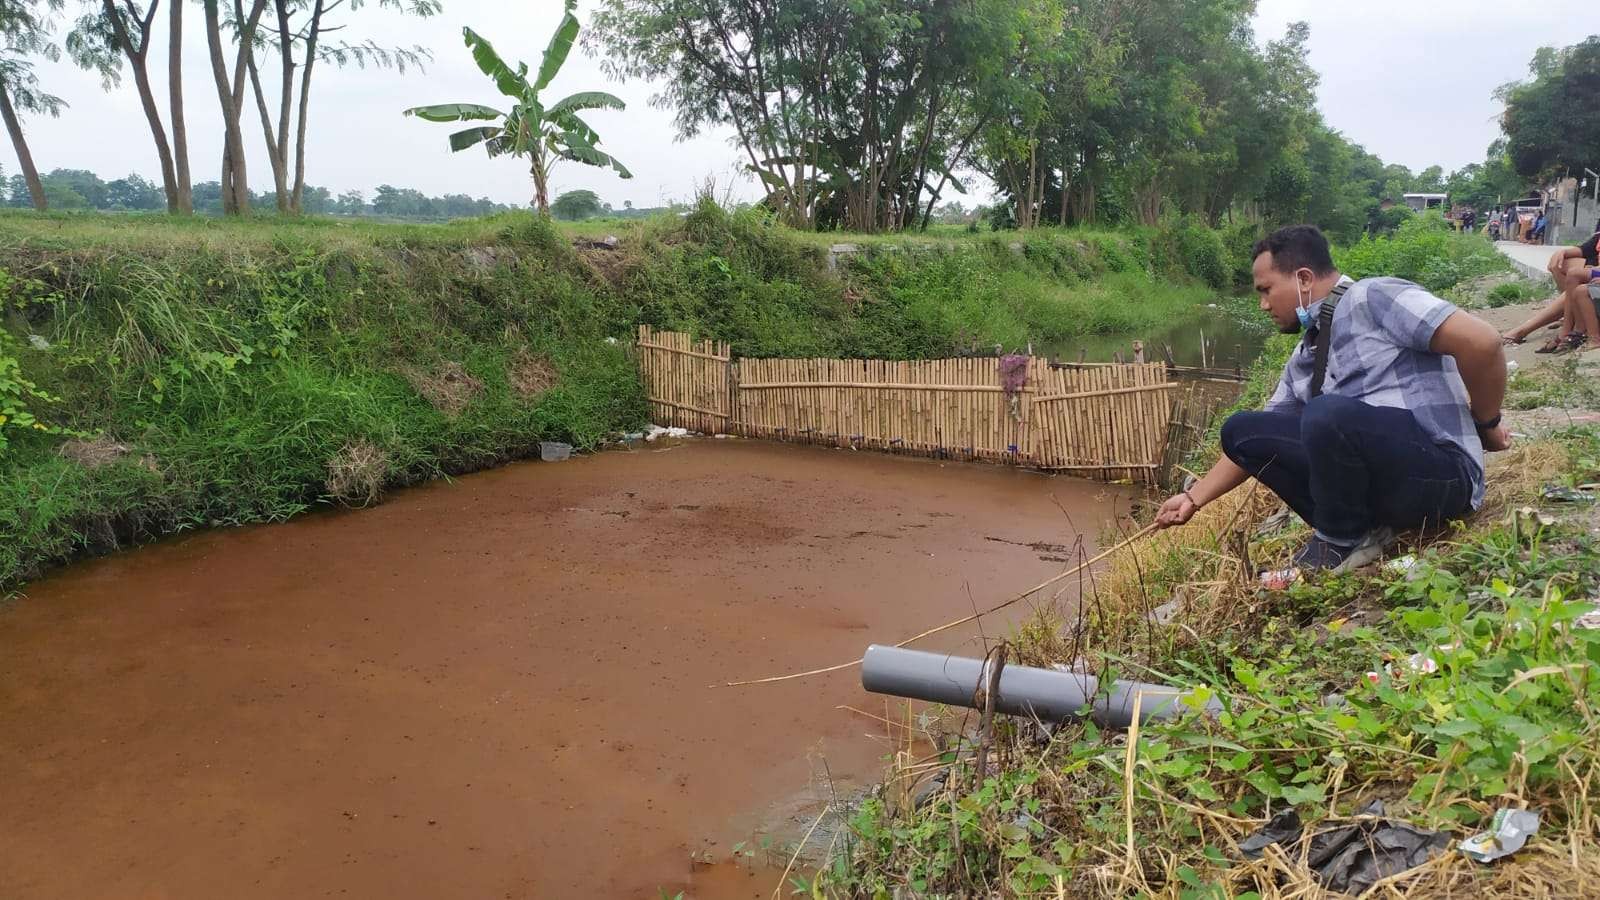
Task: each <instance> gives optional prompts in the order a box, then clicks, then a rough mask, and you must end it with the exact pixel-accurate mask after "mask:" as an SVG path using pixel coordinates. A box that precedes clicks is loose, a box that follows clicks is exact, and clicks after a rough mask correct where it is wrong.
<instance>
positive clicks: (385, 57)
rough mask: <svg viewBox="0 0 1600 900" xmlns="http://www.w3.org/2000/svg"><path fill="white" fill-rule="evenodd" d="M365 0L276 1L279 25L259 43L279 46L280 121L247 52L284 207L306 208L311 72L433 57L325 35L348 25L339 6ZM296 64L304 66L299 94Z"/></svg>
mask: <svg viewBox="0 0 1600 900" xmlns="http://www.w3.org/2000/svg"><path fill="white" fill-rule="evenodd" d="M363 5H365V3H364V2H363V0H334V2H332V3H329V2H327V0H271V6H272V13H273V20H274V25H275V27H274V28H271V29H263V31H262V33H261V35H260V41H259V46H260V47H262V48H266V49H270V50H272V51H274V52H275V53H276V54H277V57H278V74H279V77H278V113H277V120H276V122H274V120H273V114H272V111H271V108H270V106H269V104H268V102H267V93H266V91H265V90H264V89H263V87H262V79H261V74H260V71H259V68H258V66H257V65H256V61H255V57H254V55H253V54H252V55H250V56H247V57H246V62H247V64H248V68H249V73H250V85H251V88H252V90H253V92H254V94H255V101H256V109H257V111H258V112H259V113H260V115H261V130H262V132H263V133H264V134H265V135H266V144H267V160H268V162H269V163H270V165H271V167H272V179H273V187H274V190H275V192H276V199H277V206H278V210H279V211H280V212H294V213H298V212H300V211H301V207H302V202H303V198H304V194H305V184H306V181H305V172H306V154H305V142H306V131H307V127H308V122H309V113H308V111H309V109H310V102H311V74H312V71H313V70H314V68H315V67H316V64H317V63H319V62H322V63H326V64H329V65H334V66H339V67H343V66H345V65H348V64H351V63H354V64H355V65H357V66H360V67H361V68H366V67H367V66H368V65H372V66H376V67H378V68H384V69H395V70H397V71H399V72H400V73H401V74H404V73H405V71H406V69H407V68H411V67H418V68H420V67H421V65H422V63H423V61H424V60H428V59H431V58H432V55H431V54H430V53H429V52H428V50H427V49H425V48H423V47H420V46H413V47H384V46H380V45H379V44H377V43H375V42H374V41H371V40H367V41H357V42H354V43H352V42H350V41H346V40H340V41H335V42H330V41H328V40H326V36H327V35H328V34H331V33H333V32H337V31H342V30H344V29H345V28H347V27H348V25H347V24H344V23H340V22H339V21H338V20H337V19H335V18H334V15H333V14H334V13H335V12H336V11H338V10H339V9H340V7H343V8H344V9H345V10H346V11H349V12H354V11H356V10H359V9H360V8H361V7H362V6H363ZM376 5H377V6H378V7H379V8H387V9H391V10H394V11H396V12H399V13H401V14H409V15H415V16H420V17H424V18H426V17H429V16H433V15H436V14H438V13H439V11H440V10H441V9H442V8H443V7H442V4H441V3H440V2H439V0H377V2H376ZM296 69H299V70H300V71H299V74H300V78H299V87H298V94H299V96H298V98H296V86H295V70H296ZM297 99H298V108H299V112H298V114H297V117H296V124H295V132H294V136H293V139H292V141H291V138H290V134H289V117H290V111H291V109H292V108H293V107H294V106H295V105H296V101H297ZM291 151H292V152H291ZM291 156H292V158H293V165H292V169H293V170H292V172H291V163H290V159H291ZM291 180H292V186H291Z"/></svg>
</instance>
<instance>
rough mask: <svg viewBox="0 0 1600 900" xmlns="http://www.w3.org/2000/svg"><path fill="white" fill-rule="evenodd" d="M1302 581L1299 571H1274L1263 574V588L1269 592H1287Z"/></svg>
mask: <svg viewBox="0 0 1600 900" xmlns="http://www.w3.org/2000/svg"><path fill="white" fill-rule="evenodd" d="M1299 580H1300V570H1299V569H1273V570H1271V571H1268V572H1262V573H1261V586H1262V587H1263V588H1266V589H1267V590H1269V591H1286V590H1288V589H1289V585H1291V584H1294V583H1295V582H1296V581H1299Z"/></svg>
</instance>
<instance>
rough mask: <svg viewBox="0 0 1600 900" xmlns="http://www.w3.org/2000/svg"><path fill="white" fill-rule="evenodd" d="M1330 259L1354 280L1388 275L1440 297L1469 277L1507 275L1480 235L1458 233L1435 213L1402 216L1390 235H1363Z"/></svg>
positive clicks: (1508, 267)
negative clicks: (1400, 222)
mask: <svg viewBox="0 0 1600 900" xmlns="http://www.w3.org/2000/svg"><path fill="white" fill-rule="evenodd" d="M1334 261H1335V262H1337V263H1338V265H1339V268H1340V270H1341V271H1343V272H1344V273H1345V274H1347V275H1350V276H1351V277H1353V278H1368V277H1371V276H1376V275H1389V276H1393V277H1396V278H1404V279H1406V280H1408V281H1415V282H1416V283H1417V284H1420V285H1422V286H1423V287H1425V288H1427V289H1428V290H1430V291H1433V292H1434V293H1441V292H1443V291H1445V290H1447V289H1449V288H1451V287H1454V286H1455V285H1457V284H1459V283H1461V282H1463V281H1466V280H1468V279H1471V278H1477V277H1479V276H1482V275H1490V274H1493V273H1496V272H1509V271H1512V268H1511V263H1510V261H1509V260H1507V259H1506V258H1505V256H1503V255H1502V254H1501V253H1500V251H1498V250H1496V249H1495V248H1494V245H1493V244H1490V243H1489V242H1488V241H1486V240H1484V239H1483V237H1482V236H1480V235H1473V234H1461V233H1459V232H1457V231H1455V230H1454V229H1453V228H1451V227H1450V225H1449V224H1448V223H1446V222H1445V221H1444V219H1443V218H1441V217H1440V216H1439V214H1438V213H1429V214H1427V215H1422V216H1411V217H1409V218H1407V219H1406V220H1405V221H1404V222H1403V223H1402V224H1401V225H1400V227H1399V229H1398V230H1396V231H1395V233H1394V235H1393V236H1391V237H1373V236H1371V235H1367V236H1364V237H1362V239H1361V240H1360V241H1358V242H1356V243H1355V244H1353V245H1351V246H1350V247H1347V248H1344V249H1342V250H1336V251H1335V254H1334Z"/></svg>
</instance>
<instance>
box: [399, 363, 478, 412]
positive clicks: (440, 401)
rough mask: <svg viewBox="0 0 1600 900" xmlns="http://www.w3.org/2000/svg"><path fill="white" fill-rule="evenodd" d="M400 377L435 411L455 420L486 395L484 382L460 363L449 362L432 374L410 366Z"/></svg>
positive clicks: (403, 370) (402, 371)
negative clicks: (481, 396) (473, 375)
mask: <svg viewBox="0 0 1600 900" xmlns="http://www.w3.org/2000/svg"><path fill="white" fill-rule="evenodd" d="M400 374H401V375H403V376H405V379H406V381H409V382H411V386H412V387H414V388H416V390H417V393H419V394H421V395H422V397H423V399H425V400H427V401H428V402H429V403H431V404H433V408H434V409H437V410H439V411H440V412H442V413H444V414H445V415H447V416H449V417H450V418H452V419H453V418H455V417H456V416H459V415H461V413H462V411H463V410H465V409H466V408H467V404H469V403H471V402H472V401H473V399H474V398H476V397H477V396H478V395H479V394H482V393H483V382H481V381H479V380H478V379H476V378H474V377H472V375H470V374H469V373H468V372H467V370H466V369H464V368H462V366H461V364H460V363H458V362H446V363H444V364H442V365H440V366H439V367H437V368H436V369H434V370H433V371H431V372H427V371H423V370H421V369H417V368H412V367H408V368H405V369H402V370H401V372H400Z"/></svg>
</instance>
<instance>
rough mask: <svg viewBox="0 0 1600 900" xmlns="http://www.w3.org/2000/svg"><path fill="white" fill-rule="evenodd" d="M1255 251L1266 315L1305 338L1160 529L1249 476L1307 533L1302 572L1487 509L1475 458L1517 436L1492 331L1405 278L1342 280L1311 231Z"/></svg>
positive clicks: (1228, 425) (1347, 565) (1299, 230)
mask: <svg viewBox="0 0 1600 900" xmlns="http://www.w3.org/2000/svg"><path fill="white" fill-rule="evenodd" d="M1253 257H1254V263H1253V265H1252V271H1253V274H1254V277H1255V288H1256V293H1257V294H1259V295H1260V296H1261V309H1262V311H1263V312H1266V313H1267V314H1268V315H1270V316H1271V317H1272V320H1273V322H1274V323H1276V324H1277V326H1278V328H1279V329H1280V330H1281V331H1282V332H1283V333H1285V334H1301V333H1303V334H1304V337H1303V338H1302V340H1301V341H1300V343H1299V345H1298V346H1297V347H1296V348H1295V350H1294V352H1293V353H1292V354H1291V356H1290V358H1289V363H1288V365H1287V366H1285V367H1284V370H1283V377H1282V379H1281V380H1280V381H1279V383H1278V388H1277V391H1276V392H1275V393H1274V394H1273V395H1272V399H1270V400H1268V401H1267V405H1266V409H1265V410H1263V411H1261V412H1241V413H1238V414H1236V415H1234V416H1232V417H1230V418H1229V419H1228V420H1227V421H1226V422H1225V423H1223V426H1222V452H1223V455H1224V458H1223V459H1221V460H1220V461H1218V463H1217V464H1216V465H1215V466H1213V467H1212V468H1211V471H1210V472H1208V473H1206V475H1205V477H1204V478H1201V479H1200V480H1199V481H1197V482H1195V483H1194V484H1193V485H1192V486H1191V487H1190V488H1189V489H1188V490H1185V491H1182V492H1180V493H1178V494H1176V495H1175V496H1173V497H1171V498H1170V499H1168V500H1167V501H1166V502H1165V503H1163V504H1162V506H1161V510H1160V512H1159V513H1158V514H1157V516H1156V522H1157V524H1158V526H1159V527H1162V528H1170V527H1172V526H1174V525H1182V524H1184V523H1186V522H1188V521H1189V520H1190V519H1191V518H1192V517H1193V516H1194V514H1195V511H1196V510H1198V509H1200V508H1201V507H1203V506H1205V505H1206V504H1208V503H1211V502H1213V501H1215V500H1216V499H1217V498H1219V497H1221V496H1223V495H1224V494H1226V493H1228V492H1229V491H1231V490H1233V489H1234V488H1236V487H1238V486H1239V485H1241V484H1243V483H1244V482H1245V480H1247V479H1249V478H1251V477H1254V478H1256V479H1257V480H1258V481H1260V482H1261V483H1262V484H1263V485H1265V486H1266V487H1268V488H1270V489H1271V490H1272V491H1273V493H1275V494H1277V495H1278V496H1279V497H1280V498H1282V499H1283V501H1284V502H1285V503H1286V504H1288V506H1289V508H1290V509H1292V510H1294V511H1295V512H1296V513H1298V514H1299V515H1300V517H1301V518H1302V519H1304V520H1305V521H1306V522H1307V523H1309V524H1310V525H1311V526H1312V528H1313V529H1314V533H1313V536H1312V538H1311V540H1310V542H1308V543H1307V544H1306V546H1305V548H1304V549H1302V550H1301V551H1300V552H1299V553H1298V554H1297V555H1296V557H1295V566H1296V567H1297V568H1299V569H1300V570H1301V571H1302V572H1303V573H1307V574H1309V573H1311V572H1315V571H1332V572H1344V571H1348V570H1350V569H1354V568H1357V567H1360V566H1364V565H1367V564H1368V563H1371V562H1373V561H1375V560H1376V559H1378V558H1379V557H1380V556H1381V555H1382V554H1383V550H1384V548H1385V547H1386V546H1387V545H1388V544H1390V543H1392V542H1393V541H1394V535H1395V531H1396V530H1397V529H1399V530H1404V529H1410V528H1417V527H1422V526H1426V525H1438V524H1440V523H1443V522H1446V521H1449V520H1452V519H1457V518H1460V517H1462V516H1465V515H1467V514H1468V513H1470V512H1472V511H1474V510H1476V509H1477V508H1478V507H1479V506H1480V505H1482V503H1483V492H1484V475H1483V454H1484V451H1498V450H1505V449H1507V448H1508V447H1509V446H1510V442H1511V441H1510V435H1509V433H1508V432H1507V430H1506V428H1505V427H1504V426H1503V425H1501V424H1500V404H1501V402H1502V400H1504V398H1505V390H1506V360H1505V354H1504V351H1503V349H1502V347H1501V341H1500V335H1499V333H1498V332H1496V331H1495V329H1494V328H1492V327H1490V326H1489V325H1488V324H1487V323H1485V322H1483V321H1482V320H1480V319H1478V318H1476V317H1474V316H1471V315H1469V314H1467V313H1465V312H1462V311H1461V310H1459V309H1457V308H1456V307H1455V306H1454V305H1452V304H1451V303H1449V302H1447V301H1445V300H1441V299H1439V298H1438V297H1435V296H1434V295H1432V294H1430V293H1428V292H1427V291H1426V290H1424V289H1422V288H1421V287H1418V286H1417V285H1415V284H1412V283H1411V282H1409V281H1403V280H1401V279H1398V278H1366V279H1362V280H1360V281H1355V280H1352V279H1350V278H1348V277H1346V276H1344V275H1342V274H1340V272H1339V271H1338V269H1336V268H1334V265H1333V257H1332V256H1331V254H1330V253H1329V250H1328V241H1327V238H1325V237H1323V235H1322V232H1320V231H1318V230H1317V229H1316V228H1315V227H1312V226H1310V225H1295V226H1291V227H1288V228H1284V229H1280V230H1279V231H1276V232H1274V233H1273V234H1271V235H1269V236H1268V237H1267V238H1265V239H1264V240H1262V241H1261V242H1260V243H1258V244H1256V247H1255V251H1254V254H1253ZM1325 307H1326V308H1325ZM1325 332H1331V334H1330V333H1325ZM1319 355H1320V356H1321V357H1322V360H1321V365H1319V359H1318V357H1319ZM1319 369H1320V370H1321V371H1320V372H1319Z"/></svg>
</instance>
